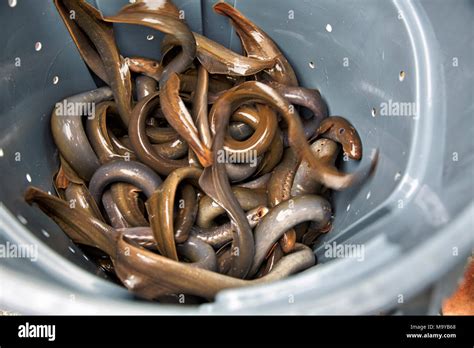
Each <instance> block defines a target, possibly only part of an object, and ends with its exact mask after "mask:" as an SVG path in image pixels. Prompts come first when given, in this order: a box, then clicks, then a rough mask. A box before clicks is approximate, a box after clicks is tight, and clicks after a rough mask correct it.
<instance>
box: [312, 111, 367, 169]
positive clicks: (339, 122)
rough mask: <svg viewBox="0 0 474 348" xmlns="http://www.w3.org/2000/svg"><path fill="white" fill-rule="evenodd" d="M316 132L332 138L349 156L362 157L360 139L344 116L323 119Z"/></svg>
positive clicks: (358, 158) (356, 158) (357, 158)
mask: <svg viewBox="0 0 474 348" xmlns="http://www.w3.org/2000/svg"><path fill="white" fill-rule="evenodd" d="M317 134H318V135H319V136H321V137H323V138H326V139H331V140H334V141H335V142H337V143H339V144H341V145H342V149H343V151H344V153H346V154H347V156H348V157H349V158H352V159H355V160H360V159H361V158H362V141H361V140H360V136H359V133H358V132H357V130H356V129H355V128H354V126H353V125H352V124H351V123H350V122H349V121H348V120H347V119H345V118H344V117H341V116H331V117H328V118H326V119H325V120H323V121H322V122H321V124H320V126H319V128H318V131H317Z"/></svg>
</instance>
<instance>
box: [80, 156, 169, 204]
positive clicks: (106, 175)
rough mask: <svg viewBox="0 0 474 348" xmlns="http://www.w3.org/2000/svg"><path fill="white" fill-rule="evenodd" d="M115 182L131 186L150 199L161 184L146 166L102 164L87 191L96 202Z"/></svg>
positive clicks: (125, 162) (158, 178)
mask: <svg viewBox="0 0 474 348" xmlns="http://www.w3.org/2000/svg"><path fill="white" fill-rule="evenodd" d="M116 182H126V183H129V184H132V185H134V186H136V187H138V188H139V189H141V190H142V191H143V193H144V194H145V196H147V197H150V196H151V195H152V194H153V193H154V192H155V190H156V189H157V188H158V186H160V184H161V183H162V180H161V178H160V177H159V176H158V175H157V174H156V173H155V172H154V171H153V170H151V169H150V168H149V167H147V166H146V165H144V164H142V163H140V162H135V161H113V162H108V163H105V164H103V165H102V166H101V167H100V168H99V169H98V170H97V171H96V172H95V173H94V175H93V176H92V179H91V181H90V182H89V191H90V192H91V195H92V197H94V200H95V201H96V202H100V201H101V196H102V192H103V191H104V189H105V188H106V187H107V186H108V185H110V184H112V183H116Z"/></svg>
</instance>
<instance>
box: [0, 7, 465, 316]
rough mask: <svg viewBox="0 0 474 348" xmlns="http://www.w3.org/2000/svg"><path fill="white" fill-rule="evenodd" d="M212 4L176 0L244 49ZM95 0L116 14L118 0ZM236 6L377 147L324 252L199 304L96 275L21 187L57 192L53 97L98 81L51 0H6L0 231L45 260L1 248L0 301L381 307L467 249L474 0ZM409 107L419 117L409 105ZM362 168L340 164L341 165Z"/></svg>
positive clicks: (171, 309) (123, 43) (247, 308)
mask: <svg viewBox="0 0 474 348" xmlns="http://www.w3.org/2000/svg"><path fill="white" fill-rule="evenodd" d="M213 2H214V1H206V0H203V1H198V0H179V1H178V0H176V1H175V3H176V4H177V5H178V6H179V7H180V8H181V9H183V10H184V11H185V12H184V13H185V16H186V21H187V23H188V24H189V25H190V26H191V28H192V30H194V31H197V32H200V33H204V34H205V35H207V36H209V37H210V38H212V39H214V40H217V41H219V42H220V43H222V44H225V45H227V46H228V47H231V48H233V49H234V50H237V51H239V50H240V47H239V41H238V39H237V37H236V35H235V34H234V33H233V31H232V30H231V27H230V25H229V24H228V22H227V20H226V19H225V18H223V17H221V16H218V15H216V14H215V13H213V11H212V4H213ZM92 3H93V4H94V5H95V6H97V7H98V8H99V9H100V10H102V11H104V13H106V14H112V13H115V12H116V11H118V9H119V8H120V7H121V6H122V5H124V4H125V3H126V1H125V0H121V1H116V0H97V1H94V2H92ZM233 5H235V6H237V8H239V9H240V10H241V11H242V12H243V13H244V14H246V15H247V16H248V17H249V18H250V19H251V20H253V21H254V22H255V23H257V24H258V25H259V26H261V27H262V28H263V29H264V30H265V31H266V32H267V33H268V34H269V35H270V36H271V37H272V38H273V39H274V40H275V41H276V42H277V43H278V45H279V46H280V47H281V49H282V51H283V52H284V53H285V54H286V56H287V57H288V58H289V60H290V62H291V63H292V64H293V66H294V67H295V70H296V72H297V74H298V77H299V80H300V83H301V85H303V86H306V87H312V88H319V89H320V90H321V93H322V94H323V96H324V97H325V99H326V100H327V103H328V105H329V107H330V113H331V114H333V115H343V116H346V117H347V118H349V119H350V120H351V121H352V123H353V124H354V125H355V127H356V128H357V129H358V130H359V132H360V134H361V137H362V140H363V144H364V148H365V150H366V153H367V152H368V151H370V149H373V148H379V149H380V153H381V155H380V163H379V166H378V169H377V172H376V174H375V176H374V177H373V178H371V179H370V180H369V181H368V182H366V183H365V184H364V185H363V186H362V187H360V188H357V189H352V190H348V191H344V192H341V193H338V194H337V195H336V196H335V206H334V209H335V216H336V219H335V223H334V228H333V231H332V232H331V233H329V234H327V235H326V236H325V237H324V238H323V239H322V240H320V243H319V244H318V245H319V246H318V247H317V248H316V249H315V252H316V254H317V256H318V259H319V262H320V263H319V265H318V266H316V267H314V268H312V269H310V270H307V271H305V272H303V273H300V274H298V275H295V276H292V277H290V278H288V279H286V280H283V281H279V282H276V283H273V284H269V285H265V286H258V287H251V288H244V289H235V290H228V291H223V292H221V293H220V294H219V295H218V296H217V298H216V301H215V302H213V303H209V304H205V305H201V306H184V305H164V304H157V303H146V302H142V301H137V300H136V299H135V298H134V297H133V296H132V295H131V294H130V293H128V292H127V291H126V290H125V289H124V288H121V287H119V286H117V285H115V284H113V283H111V282H109V281H107V280H105V279H104V278H103V274H101V273H100V271H98V270H97V268H96V267H95V265H94V264H92V263H91V262H90V261H89V260H87V258H86V257H85V256H84V255H83V253H82V252H81V251H80V249H79V248H77V247H76V246H75V245H74V244H73V243H72V242H71V241H70V240H69V239H68V238H67V237H66V235H65V234H64V233H63V232H62V231H61V230H60V229H59V228H58V227H57V226H56V225H55V224H54V223H53V222H52V221H51V220H49V219H48V218H47V217H46V216H44V215H43V214H42V213H41V212H40V211H39V209H37V208H34V207H30V206H28V205H26V204H25V203H24V201H23V198H22V197H23V192H24V190H25V188H26V187H27V186H28V185H35V186H38V187H40V188H42V189H44V190H50V191H52V185H51V183H52V182H51V178H52V174H53V173H54V172H55V170H57V166H58V158H57V151H56V149H55V147H54V144H53V141H52V138H51V134H50V128H49V117H50V113H51V110H52V107H53V105H54V103H55V102H57V101H59V100H61V99H63V98H65V97H67V96H70V95H73V94H76V93H78V92H82V91H86V90H89V89H92V88H94V86H95V84H94V81H93V79H92V78H91V76H90V74H89V72H88V70H87V68H86V66H85V65H84V63H83V62H82V60H81V58H80V56H79V54H78V51H77V49H76V47H75V46H74V43H73V42H72V41H71V38H70V37H69V35H68V33H67V31H66V29H65V27H64V25H63V23H62V21H61V20H60V18H59V16H58V14H57V12H56V11H55V8H54V6H53V4H52V1H36V0H17V1H6V0H4V1H1V2H0V18H1V20H0V23H2V30H3V35H1V37H0V47H1V53H0V62H1V66H0V74H1V75H0V76H1V78H0V91H1V93H0V124H1V127H0V168H1V171H0V179H1V183H2V184H1V187H0V201H1V203H2V204H1V206H0V242H1V243H2V244H5V243H7V241H8V242H9V243H16V244H26V245H30V244H32V245H37V248H38V258H37V260H36V261H35V262H32V261H31V260H28V259H21V258H0V308H2V309H7V310H12V311H15V312H19V313H80V314H84V313H98V314H106V313H115V314H116V313H147V314H150V313H155V314H159V313H177V314H179V313H259V314H262V313H316V314H340V313H345V314H354V313H379V312H381V311H386V310H390V309H393V308H396V307H397V306H399V305H400V303H401V302H405V301H407V300H408V299H410V298H412V297H413V296H415V295H416V294H418V293H420V292H421V291H422V290H424V289H426V288H428V287H429V286H431V285H432V284H433V283H435V282H436V281H438V280H439V279H441V277H442V276H444V275H446V274H447V273H448V272H450V270H452V269H453V268H454V267H455V266H457V265H459V264H461V263H463V262H464V261H465V259H466V256H467V255H468V254H470V253H471V252H472V247H473V245H474V232H473V231H474V226H473V225H474V224H473V216H474V204H473V200H472V197H473V173H474V170H473V169H474V156H473V154H474V144H473V137H472V134H473V125H474V122H473V118H472V117H473V112H474V104H473V100H474V93H473V88H472V81H473V78H474V76H473V75H474V73H473V71H474V69H473V61H474V57H473V54H474V53H473V52H474V44H473V32H474V31H473V29H474V28H473V23H474V21H473V19H474V3H473V2H472V1H470V0H459V1H445V0H432V1H429V0H424V1H406V0H404V1H402V0H394V1H377V0H357V1H356V0H345V1H333V0H298V1H296V0H295V1H284V0H279V1H276V0H259V1H252V0H238V1H237V0H234V2H233ZM116 34H117V38H118V42H119V47H120V49H121V52H122V54H123V55H124V56H128V55H143V56H148V57H159V42H160V38H161V34H160V33H157V32H153V31H151V30H149V29H146V28H142V27H136V26H124V25H118V26H116ZM149 35H154V39H152V40H149V39H150V38H151V37H150V36H149ZM147 36H148V39H147ZM39 43H40V44H39ZM40 46H41V47H40ZM401 72H403V73H401ZM468 81H470V82H469V83H468ZM408 103H410V104H408ZM411 103H413V104H411ZM396 105H398V107H399V109H398V110H399V111H398V113H401V112H400V110H401V108H404V110H405V111H404V112H402V113H403V115H402V116H396V114H397V112H396ZM409 105H414V106H415V110H416V111H417V113H416V114H413V112H409V111H407V110H408V109H407V108H406V107H408V106H409ZM382 110H385V112H382ZM373 115H375V116H373ZM356 166H357V164H354V163H350V162H347V163H345V169H346V170H353V169H354V168H355V167H356ZM334 242H336V243H337V245H362V246H363V247H364V254H363V260H359V261H358V260H357V259H355V258H347V257H346V258H337V257H335V258H334V257H331V256H332V255H329V254H328V253H327V251H328V250H330V249H329V247H328V245H329V246H330V247H331V246H332V245H334V244H333V243H334ZM325 243H326V244H325Z"/></svg>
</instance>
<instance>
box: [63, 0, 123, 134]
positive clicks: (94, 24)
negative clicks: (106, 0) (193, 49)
mask: <svg viewBox="0 0 474 348" xmlns="http://www.w3.org/2000/svg"><path fill="white" fill-rule="evenodd" d="M55 5H56V8H57V9H58V11H59V13H60V15H61V17H62V19H63V21H64V23H65V24H66V27H67V28H68V30H69V32H70V33H71V36H72V37H73V39H74V37H75V36H76V35H77V34H78V32H79V29H80V30H82V31H83V35H80V38H79V39H74V42H75V43H76V45H77V46H78V48H79V52H81V53H82V54H83V57H84V54H85V57H87V58H85V59H84V60H85V61H86V63H88V64H89V63H91V65H89V66H90V67H91V69H92V70H93V71H94V72H96V74H97V75H98V76H99V77H102V78H105V80H104V81H105V82H106V83H107V84H108V85H109V86H110V88H111V89H112V91H113V95H114V100H115V102H116V104H117V109H118V111H119V114H120V117H121V119H122V122H123V124H124V125H125V126H128V120H129V118H130V113H131V111H132V81H131V75H130V70H129V68H128V65H127V64H126V63H125V60H124V58H123V57H122V56H121V55H120V53H119V51H118V48H117V45H116V43H115V36H114V31H113V27H112V24H110V23H107V22H106V20H104V18H103V17H102V15H101V14H100V12H99V11H98V10H97V9H96V8H95V7H93V6H91V5H89V4H88V3H87V2H86V1H84V0H55ZM70 11H74V14H75V17H74V20H71V19H70V17H69V16H70ZM66 17H68V18H66ZM76 37H77V36H76ZM85 37H87V38H88V39H89V40H90V43H89V44H88V45H87V47H79V46H80V45H81V43H84V40H85ZM92 46H93V47H94V48H95V50H96V51H94V50H93V49H91V48H92Z"/></svg>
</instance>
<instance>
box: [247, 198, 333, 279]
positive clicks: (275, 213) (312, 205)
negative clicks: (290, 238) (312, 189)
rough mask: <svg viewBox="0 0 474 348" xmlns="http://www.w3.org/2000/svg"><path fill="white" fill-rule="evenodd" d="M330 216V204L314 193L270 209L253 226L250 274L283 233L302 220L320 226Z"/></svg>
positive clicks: (253, 272) (256, 269)
mask: <svg viewBox="0 0 474 348" xmlns="http://www.w3.org/2000/svg"><path fill="white" fill-rule="evenodd" d="M330 218H331V205H330V204H329V202H328V201H326V200H325V199H324V198H321V197H319V196H314V195H305V196H298V197H295V198H293V199H291V200H287V201H284V202H282V203H280V204H278V205H277V206H276V207H274V208H273V209H271V210H270V212H269V213H268V214H267V215H265V217H264V218H263V219H262V221H261V222H260V223H259V224H258V225H257V227H256V228H255V232H254V235H255V250H256V252H255V256H254V259H253V263H252V268H251V270H250V272H249V274H250V275H254V274H255V273H257V271H258V269H259V268H260V266H261V264H262V262H263V260H264V258H265V256H266V255H267V253H268V251H269V250H270V248H271V246H272V245H273V244H274V243H275V242H276V241H277V240H278V239H280V237H281V236H282V235H283V233H285V232H286V231H287V230H288V229H289V228H292V227H294V226H296V225H298V224H299V223H301V222H304V221H315V222H317V223H318V224H319V225H320V226H321V227H323V226H324V225H326V224H327V223H328V221H329V219H330Z"/></svg>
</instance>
